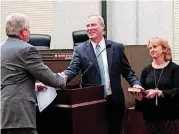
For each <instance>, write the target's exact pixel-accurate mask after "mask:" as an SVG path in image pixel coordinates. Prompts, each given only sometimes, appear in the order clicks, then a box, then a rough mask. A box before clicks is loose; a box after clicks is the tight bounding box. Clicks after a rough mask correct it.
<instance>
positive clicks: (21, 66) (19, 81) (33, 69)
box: [1, 13, 66, 134]
mask: <svg viewBox="0 0 179 134" xmlns="http://www.w3.org/2000/svg"><path fill="white" fill-rule="evenodd" d="M6 34H7V36H8V39H7V40H6V41H5V42H4V43H3V44H2V46H1V117H2V120H1V132H2V134H37V131H36V94H35V82H36V80H39V81H41V82H42V83H44V84H46V85H48V86H52V87H59V88H64V87H65V85H66V80H65V79H64V78H63V77H62V76H60V75H58V74H56V73H53V72H52V71H51V70H50V69H49V68H48V67H47V66H46V65H44V63H43V62H42V60H41V57H40V55H39V52H38V50H37V49H36V48H35V47H33V46H32V45H30V44H28V43H27V42H28V40H29V36H30V29H29V20H28V17H27V16H26V15H23V14H19V13H15V14H11V15H9V16H8V17H7V20H6Z"/></svg>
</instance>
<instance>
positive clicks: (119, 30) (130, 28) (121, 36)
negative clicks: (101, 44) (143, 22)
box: [107, 1, 137, 45]
mask: <svg viewBox="0 0 179 134" xmlns="http://www.w3.org/2000/svg"><path fill="white" fill-rule="evenodd" d="M136 28H137V27H136V2H135V1H108V2H107V33H108V34H107V35H108V39H111V40H114V41H117V42H122V43H124V44H128V45H133V44H136Z"/></svg>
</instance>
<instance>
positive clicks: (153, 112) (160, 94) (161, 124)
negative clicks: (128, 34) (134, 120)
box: [136, 37, 179, 134]
mask: <svg viewBox="0 0 179 134" xmlns="http://www.w3.org/2000/svg"><path fill="white" fill-rule="evenodd" d="M147 47H148V48H149V51H150V55H151V57H152V59H153V62H152V64H150V65H147V66H146V67H145V68H144V69H143V70H142V73H141V79H140V81H141V84H142V87H143V88H144V89H145V90H147V92H148V95H146V96H142V95H141V94H136V110H138V111H141V112H143V119H144V120H145V130H146V133H149V134H179V66H178V65H177V64H175V63H173V62H172V56H171V49H170V47H169V45H168V41H167V40H165V39H163V38H161V37H155V38H153V39H151V40H150V41H149V44H148V45H147Z"/></svg>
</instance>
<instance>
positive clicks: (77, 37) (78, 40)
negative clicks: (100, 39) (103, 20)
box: [72, 30, 106, 47]
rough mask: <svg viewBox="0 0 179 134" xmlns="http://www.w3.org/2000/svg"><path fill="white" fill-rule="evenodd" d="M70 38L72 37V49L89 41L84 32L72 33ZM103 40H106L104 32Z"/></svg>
mask: <svg viewBox="0 0 179 134" xmlns="http://www.w3.org/2000/svg"><path fill="white" fill-rule="evenodd" d="M72 37H73V43H74V46H73V47H76V46H78V45H80V44H82V43H84V42H85V41H87V40H88V39H89V38H88V35H87V33H86V30H78V31H74V32H72ZM104 38H106V32H105V31H104Z"/></svg>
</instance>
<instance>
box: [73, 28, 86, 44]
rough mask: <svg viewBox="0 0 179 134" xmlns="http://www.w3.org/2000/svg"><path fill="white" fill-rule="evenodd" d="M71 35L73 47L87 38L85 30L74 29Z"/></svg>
mask: <svg viewBox="0 0 179 134" xmlns="http://www.w3.org/2000/svg"><path fill="white" fill-rule="evenodd" d="M72 37H73V43H74V46H73V47H76V46H78V45H80V44H82V43H84V42H85V41H87V40H88V39H89V38H88V35H87V34H86V30H78V31H74V32H72Z"/></svg>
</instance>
